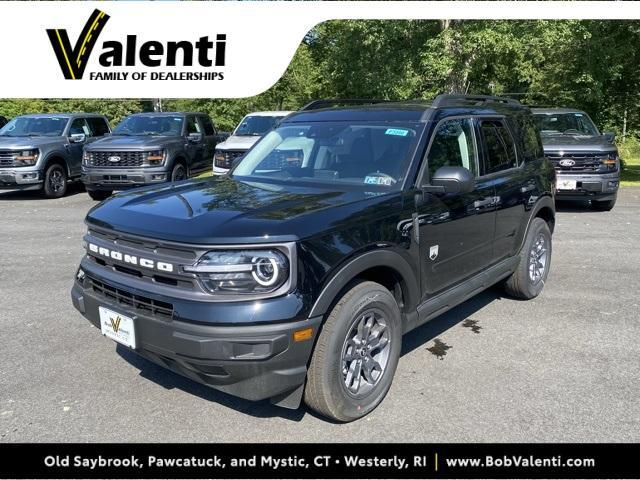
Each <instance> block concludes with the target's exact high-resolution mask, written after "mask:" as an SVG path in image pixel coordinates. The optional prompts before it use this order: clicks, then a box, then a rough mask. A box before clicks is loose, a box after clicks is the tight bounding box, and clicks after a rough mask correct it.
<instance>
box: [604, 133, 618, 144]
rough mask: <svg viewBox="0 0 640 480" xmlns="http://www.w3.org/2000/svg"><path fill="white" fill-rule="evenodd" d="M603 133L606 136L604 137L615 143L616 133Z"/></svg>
mask: <svg viewBox="0 0 640 480" xmlns="http://www.w3.org/2000/svg"><path fill="white" fill-rule="evenodd" d="M602 135H603V136H604V139H605V140H606V141H607V142H609V143H613V141H614V140H615V139H616V134H615V133H613V132H603V133H602Z"/></svg>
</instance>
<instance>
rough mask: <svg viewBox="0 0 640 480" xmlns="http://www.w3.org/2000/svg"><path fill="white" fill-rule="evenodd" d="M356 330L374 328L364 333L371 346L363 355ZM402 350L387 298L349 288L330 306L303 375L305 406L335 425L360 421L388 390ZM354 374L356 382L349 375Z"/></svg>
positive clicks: (374, 288)
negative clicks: (334, 422)
mask: <svg viewBox="0 0 640 480" xmlns="http://www.w3.org/2000/svg"><path fill="white" fill-rule="evenodd" d="M359 325H361V326H362V327H363V328H366V326H367V325H368V326H369V328H370V327H371V326H373V327H374V328H373V331H371V330H368V331H369V332H370V333H369V335H368V340H369V341H370V343H368V345H367V344H365V345H364V349H363V348H362V344H358V343H357V342H356V341H354V340H358V339H359V337H358V335H361V332H362V331H361V330H358V326H359ZM362 333H364V332H362ZM381 339H382V340H381ZM376 342H377V343H378V347H377V348H376V347H375V346H374V345H375V343H376ZM367 346H368V347H369V348H368V349H367ZM372 346H373V348H371V347H372ZM401 347H402V323H401V316H400V309H399V308H398V304H397V303H396V301H395V299H394V297H393V295H392V294H391V292H389V290H387V289H386V288H384V287H383V286H382V285H380V284H378V283H374V282H369V281H364V282H361V283H358V284H356V285H354V286H353V287H352V288H351V289H350V290H349V291H347V293H346V294H345V295H344V296H343V297H342V298H341V299H340V300H339V301H338V303H337V304H336V305H335V307H334V308H333V310H332V311H331V313H330V314H329V317H328V318H327V321H326V322H325V323H324V326H323V328H322V331H321V332H320V335H319V337H318V341H317V343H316V347H315V349H314V351H313V355H312V357H311V362H310V365H309V370H308V373H307V385H306V388H305V392H304V400H305V403H306V404H307V405H308V406H309V407H310V408H311V409H313V410H315V411H316V412H318V413H319V414H321V415H324V416H325V417H328V418H330V419H333V420H337V421H340V422H351V421H353V420H356V419H358V418H361V417H364V416H365V415H367V414H368V413H369V412H371V411H372V410H373V409H375V408H376V407H377V406H378V405H379V404H380V402H382V400H383V399H384V397H385V396H386V394H387V392H388V391H389V388H391V382H392V381H393V376H394V374H395V371H396V367H397V366H398V359H399V358H400V350H401ZM349 358H350V359H351V360H350V361H348V360H347V359H349ZM374 361H375V362H377V365H378V367H380V370H381V371H380V370H378V368H376V367H375V364H374V363H373V362H374ZM358 362H359V365H360V367H359V368H358ZM366 365H369V367H366ZM363 367H364V368H363ZM358 370H359V374H358V375H357V377H356V376H355V375H354V374H353V373H354V372H356V371H358ZM367 371H368V373H367ZM350 373H351V376H349V375H350ZM356 378H357V380H356ZM349 387H350V388H349Z"/></svg>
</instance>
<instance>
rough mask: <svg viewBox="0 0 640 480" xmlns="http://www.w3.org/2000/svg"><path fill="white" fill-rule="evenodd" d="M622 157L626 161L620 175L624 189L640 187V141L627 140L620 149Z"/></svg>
mask: <svg viewBox="0 0 640 480" xmlns="http://www.w3.org/2000/svg"><path fill="white" fill-rule="evenodd" d="M618 149H619V151H620V157H621V158H622V160H624V165H623V166H622V172H621V175H620V180H621V185H622V186H623V187H640V141H638V140H635V139H632V140H627V142H625V143H624V144H623V145H620V146H619V147H618Z"/></svg>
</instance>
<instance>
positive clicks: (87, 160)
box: [82, 150, 92, 165]
mask: <svg viewBox="0 0 640 480" xmlns="http://www.w3.org/2000/svg"><path fill="white" fill-rule="evenodd" d="M91 157H92V154H91V153H89V152H87V151H86V150H85V152H84V153H83V154H82V164H83V165H91V161H92V158H91Z"/></svg>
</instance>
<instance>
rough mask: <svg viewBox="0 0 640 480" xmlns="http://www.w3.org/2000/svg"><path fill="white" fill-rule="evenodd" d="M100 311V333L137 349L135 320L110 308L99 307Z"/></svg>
mask: <svg viewBox="0 0 640 480" xmlns="http://www.w3.org/2000/svg"><path fill="white" fill-rule="evenodd" d="M98 309H99V311H100V331H101V332H102V334H103V335H104V336H106V337H109V338H111V339H112V340H115V341H116V342H118V343H122V344H123V345H126V346H127V347H131V348H136V331H135V328H134V325H133V318H130V317H127V316H125V315H122V314H121V313H118V312H114V311H113V310H109V309H108V308H104V307H98Z"/></svg>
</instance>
